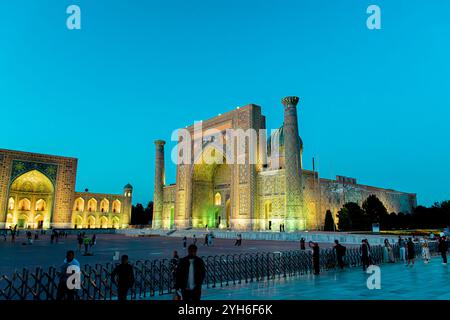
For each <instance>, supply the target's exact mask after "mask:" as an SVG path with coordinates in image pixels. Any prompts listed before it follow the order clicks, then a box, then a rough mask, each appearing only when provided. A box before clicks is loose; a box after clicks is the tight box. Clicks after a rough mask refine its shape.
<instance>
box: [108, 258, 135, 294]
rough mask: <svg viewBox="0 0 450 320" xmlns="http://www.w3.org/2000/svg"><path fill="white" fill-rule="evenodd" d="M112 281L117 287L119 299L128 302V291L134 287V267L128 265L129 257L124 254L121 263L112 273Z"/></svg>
mask: <svg viewBox="0 0 450 320" xmlns="http://www.w3.org/2000/svg"><path fill="white" fill-rule="evenodd" d="M111 278H112V281H113V282H114V283H115V284H116V285H117V299H118V300H119V301H125V300H127V296H128V291H129V290H130V288H132V287H133V285H134V270H133V266H132V265H131V264H129V263H128V256H127V255H126V254H124V255H123V256H122V259H121V263H120V264H119V265H118V266H117V267H115V268H114V270H113V272H112V273H111Z"/></svg>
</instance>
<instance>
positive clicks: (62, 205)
mask: <svg viewBox="0 0 450 320" xmlns="http://www.w3.org/2000/svg"><path fill="white" fill-rule="evenodd" d="M77 163H78V160H77V159H75V158H67V157H60V156H51V155H45V154H36V153H29V152H20V151H11V150H3V149H0V228H9V227H14V226H16V225H17V226H18V227H19V228H30V229H47V228H50V227H52V228H117V229H118V228H126V227H127V226H128V224H129V222H130V217H131V199H132V193H133V187H132V186H131V185H130V184H127V185H126V186H125V187H124V189H123V193H121V194H103V193H92V192H88V191H86V192H75V181H76V174H77Z"/></svg>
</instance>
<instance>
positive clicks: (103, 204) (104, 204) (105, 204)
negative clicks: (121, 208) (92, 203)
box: [100, 199, 109, 212]
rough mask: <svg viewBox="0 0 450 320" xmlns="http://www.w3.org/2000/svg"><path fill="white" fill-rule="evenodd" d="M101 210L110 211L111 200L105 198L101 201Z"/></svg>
mask: <svg viewBox="0 0 450 320" xmlns="http://www.w3.org/2000/svg"><path fill="white" fill-rule="evenodd" d="M100 211H101V212H108V211H109V201H108V200H107V199H103V200H102V202H100Z"/></svg>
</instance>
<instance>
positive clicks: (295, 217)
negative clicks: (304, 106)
mask: <svg viewBox="0 0 450 320" xmlns="http://www.w3.org/2000/svg"><path fill="white" fill-rule="evenodd" d="M298 101H299V98H298V97H285V98H283V99H281V103H282V104H283V105H284V157H285V175H286V226H285V227H286V230H288V231H294V230H303V229H305V224H306V221H305V217H304V215H303V213H304V212H303V190H302V165H301V159H300V138H299V134H298V120H297V103H298Z"/></svg>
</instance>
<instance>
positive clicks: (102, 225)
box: [100, 217, 108, 229]
mask: <svg viewBox="0 0 450 320" xmlns="http://www.w3.org/2000/svg"><path fill="white" fill-rule="evenodd" d="M100 228H104V229H106V228H108V218H106V217H101V218H100Z"/></svg>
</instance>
